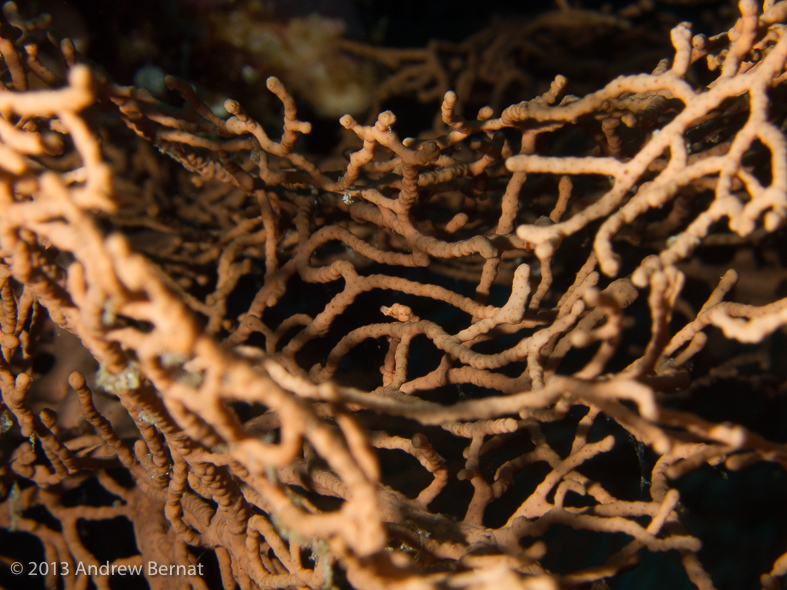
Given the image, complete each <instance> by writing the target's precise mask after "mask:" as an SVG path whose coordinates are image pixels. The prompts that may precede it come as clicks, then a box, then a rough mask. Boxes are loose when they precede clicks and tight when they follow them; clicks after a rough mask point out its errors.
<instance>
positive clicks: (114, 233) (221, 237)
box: [0, 0, 787, 588]
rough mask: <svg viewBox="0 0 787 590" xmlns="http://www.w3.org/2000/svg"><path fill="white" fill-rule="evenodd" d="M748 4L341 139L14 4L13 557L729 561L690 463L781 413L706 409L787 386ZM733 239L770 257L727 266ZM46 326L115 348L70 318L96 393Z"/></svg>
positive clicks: (0, 190) (489, 582)
mask: <svg viewBox="0 0 787 590" xmlns="http://www.w3.org/2000/svg"><path fill="white" fill-rule="evenodd" d="M740 11H741V15H740V17H739V18H738V19H737V21H736V22H735V24H734V26H733V27H732V28H731V29H730V30H729V31H726V32H724V33H721V34H719V35H717V36H714V37H710V38H708V37H705V36H703V35H693V34H692V32H691V29H690V26H689V25H688V24H685V23H684V24H680V25H679V26H677V27H675V28H674V29H673V31H672V43H673V47H674V56H673V57H672V58H671V59H665V60H664V61H662V62H661V63H660V64H659V66H658V67H657V68H656V70H655V71H653V72H651V73H649V74H645V73H643V74H637V75H628V76H622V77H619V78H616V79H615V80H613V81H611V82H609V83H608V84H606V85H605V86H604V87H603V88H600V89H599V90H597V91H596V92H593V93H590V94H587V95H585V96H584V97H577V96H572V95H570V94H567V89H568V88H570V81H568V80H566V79H565V78H563V77H557V78H556V79H555V80H554V81H553V83H552V85H551V87H550V88H549V89H548V90H547V91H545V92H543V93H542V94H540V95H539V96H537V97H535V98H533V99H531V100H528V101H525V102H522V103H519V104H515V105H512V106H510V107H508V108H506V109H504V110H502V111H496V110H495V109H494V108H492V107H488V108H483V109H481V110H480V111H479V112H478V114H477V115H476V116H475V117H472V118H467V117H466V116H463V113H462V112H460V108H459V101H460V98H461V97H460V96H459V95H458V94H457V93H455V92H451V91H449V92H447V93H445V95H444V97H443V101H442V109H441V115H440V122H439V123H438V125H437V126H436V129H434V130H433V133H432V136H431V137H428V138H427V137H422V138H419V139H413V138H407V139H401V138H400V137H399V136H398V135H397V133H396V128H397V123H396V116H395V115H394V114H393V113H391V112H389V111H385V112H382V113H380V114H379V115H378V116H377V118H376V120H375V121H374V122H373V123H372V124H370V125H364V124H362V123H359V122H358V121H356V120H355V119H354V118H353V117H351V116H349V115H348V116H345V117H343V118H342V119H341V124H342V126H343V127H344V128H345V129H346V130H348V133H350V134H351V135H352V136H353V137H354V138H355V140H356V147H355V148H353V149H351V150H349V151H348V152H347V153H346V154H345V156H346V159H345V161H344V163H343V164H341V165H337V164H333V163H332V161H328V162H320V161H318V160H317V159H316V158H311V157H309V156H308V155H306V154H303V153H302V152H300V151H299V150H298V141H299V138H301V137H302V136H303V135H304V134H308V133H310V132H311V126H310V124H309V123H307V122H304V121H302V120H300V119H299V117H298V114H297V110H296V103H295V101H294V100H293V98H292V97H291V95H290V94H289V93H288V91H287V89H286V88H285V86H284V85H283V84H282V83H281V82H280V81H279V80H278V79H276V78H270V79H269V80H268V82H267V87H268V89H269V90H270V91H271V92H272V93H273V94H274V95H275V96H276V97H277V99H278V100H279V101H280V102H281V104H282V106H283V110H284V117H283V133H282V135H281V137H279V138H274V137H272V135H271V134H269V133H268V132H267V131H266V130H265V129H264V128H263V126H262V125H261V124H260V123H259V122H257V121H256V120H255V119H254V118H253V117H251V116H250V115H249V114H248V113H247V112H246V111H245V110H244V108H243V106H242V105H241V104H239V103H238V102H236V101H227V102H226V103H225V105H224V106H225V108H226V110H227V112H228V113H229V116H228V117H225V118H221V117H218V116H217V115H215V114H214V113H213V111H212V110H211V109H210V108H208V106H207V105H206V104H205V103H204V102H202V101H201V100H200V98H199V97H198V95H197V94H196V93H195V92H194V90H193V89H192V88H191V86H189V85H188V84H187V83H186V82H184V81H182V80H179V79H176V78H168V79H167V84H168V86H169V87H170V89H172V90H173V91H174V92H176V93H177V94H178V95H179V96H180V97H181V98H182V102H183V105H182V106H172V105H169V104H165V103H163V102H160V101H159V100H157V99H155V98H153V97H152V96H151V95H150V94H149V93H147V92H144V91H141V90H138V89H136V88H133V87H123V86H119V85H116V84H113V83H112V82H111V81H110V80H108V79H106V78H105V77H103V76H102V75H101V74H99V73H98V72H96V71H94V70H91V69H90V68H89V67H88V66H87V65H85V64H84V63H80V57H79V56H78V54H77V53H76V52H75V51H74V50H73V47H72V45H71V44H70V43H69V42H68V41H67V40H64V41H60V40H58V39H57V38H56V37H54V36H53V35H51V34H50V35H49V36H45V35H44V34H43V33H42V32H43V30H44V28H43V27H44V25H45V23H43V22H38V21H36V22H31V21H25V20H23V19H22V18H21V17H19V16H18V15H17V14H16V13H15V12H14V11H13V9H12V7H9V6H7V7H6V20H7V24H8V27H7V28H6V29H4V31H10V30H11V29H13V34H11V33H9V32H6V33H3V44H2V46H1V47H0V53H2V56H3V60H4V63H5V67H6V70H7V72H6V73H7V76H6V82H7V87H6V88H5V89H4V90H3V91H2V92H0V115H2V116H1V117H0V150H2V152H1V153H0V155H2V159H0V172H1V173H2V174H1V175H0V176H1V177H0V211H1V214H0V255H1V256H2V261H0V263H1V264H0V271H1V272H0V276H2V289H0V297H1V298H2V315H0V322H1V323H0V325H1V327H2V336H0V338H2V340H1V341H0V345H2V357H1V358H0V387H1V388H2V399H3V404H4V414H3V415H4V417H5V420H6V423H7V425H8V431H7V432H6V433H5V434H4V435H3V442H4V447H3V450H4V454H5V455H4V459H5V460H4V465H3V467H2V471H0V475H1V476H2V485H3V493H4V496H3V497H4V500H3V509H2V511H0V523H2V525H3V526H4V527H5V529H7V531H9V533H10V537H9V538H22V537H20V536H24V535H31V536H32V537H33V538H35V539H37V541H36V543H37V545H35V546H34V547H33V554H34V555H35V557H33V558H29V557H24V556H22V555H20V553H16V552H15V550H14V549H13V548H11V547H9V549H8V550H7V552H6V550H4V551H3V552H2V553H3V555H4V559H5V560H6V561H7V562H12V561H18V562H21V563H23V567H24V568H29V564H30V563H34V562H46V563H52V562H55V563H56V565H57V567H53V568H52V569H51V570H48V573H47V574H46V578H47V579H46V583H47V584H48V585H49V587H64V588H72V587H73V588H77V587H85V586H86V585H87V584H88V581H89V580H92V581H93V583H95V585H96V586H97V587H110V586H111V585H112V584H113V583H115V582H116V581H117V580H118V578H119V577H121V575H122V574H118V573H117V572H118V571H119V570H118V568H119V567H120V566H124V567H126V568H142V569H141V570H140V574H139V575H140V576H142V575H144V577H145V579H146V581H147V583H148V585H149V586H150V587H162V588H163V587H170V586H171V585H172V584H173V583H177V584H179V585H190V586H191V587H208V586H210V585H219V584H221V585H223V586H224V587H227V588H231V587H234V586H235V585H238V586H240V587H241V588H284V587H310V588H320V587H331V586H336V587H342V586H352V587H357V588H438V587H457V588H499V587H512V588H558V587H574V586H581V585H584V584H590V583H594V582H596V583H599V584H602V583H604V582H603V581H604V580H607V579H612V578H615V577H616V576H621V575H623V574H624V573H625V572H627V571H628V570H630V569H632V568H635V566H636V565H637V563H638V562H639V561H646V562H650V563H653V562H655V563H657V564H670V565H671V567H670V568H666V567H664V568H663V570H665V571H666V570H669V571H670V573H671V574H678V573H679V574H680V576H681V577H682V579H683V580H687V581H690V582H691V583H693V584H694V585H696V586H698V587H702V588H710V587H714V586H715V585H719V586H724V584H725V580H724V579H723V576H724V574H723V573H721V574H720V573H718V572H716V570H715V568H714V567H706V566H705V565H704V564H705V560H704V555H703V549H702V548H703V543H707V542H708V538H707V536H706V531H705V529H703V528H702V527H697V526H696V525H695V523H694V520H693V517H692V515H691V510H696V508H693V507H692V508H687V504H686V502H687V501H686V499H685V498H684V493H685V494H686V495H688V496H689V497H690V496H691V489H690V486H688V485H683V484H684V482H686V481H687V480H689V479H690V478H691V477H692V476H693V475H697V474H702V473H704V472H705V470H707V469H711V467H709V466H714V467H715V468H716V469H718V470H723V472H724V473H725V474H726V473H729V474H730V475H729V476H728V477H730V478H735V477H737V475H736V472H737V471H741V470H742V471H743V472H744V473H750V470H752V469H754V467H756V466H758V465H772V466H773V471H771V472H768V473H769V474H770V475H768V476H767V477H771V478H772V479H771V480H770V481H771V482H773V481H776V480H777V476H775V475H773V473H779V474H782V475H783V470H784V469H785V467H787V448H786V447H785V444H784V442H783V441H782V440H781V439H780V437H779V433H778V431H777V430H774V429H773V426H772V424H771V423H769V422H767V421H763V422H757V421H753V420H751V419H750V418H749V417H748V416H746V415H744V414H741V415H740V419H737V418H738V416H735V415H731V414H730V413H729V412H725V411H719V410H718V409H714V410H713V411H709V410H708V409H707V407H706V406H707V398H708V396H709V395H717V396H718V397H720V398H724V399H726V398H728V397H729V393H727V391H726V388H729V387H730V384H731V383H732V384H736V385H737V386H738V387H739V388H740V389H741V390H743V391H746V392H747V395H748V396H749V399H747V400H746V404H747V405H748V406H749V407H756V408H759V409H762V408H765V411H768V412H771V413H773V414H774V417H775V419H776V420H777V422H778V420H779V419H780V418H781V417H782V416H783V415H784V388H783V387H782V386H781V383H780V379H782V378H783V375H782V372H781V370H780V368H779V366H778V365H779V363H781V362H782V358H781V353H780V347H781V346H782V343H783V333H782V330H783V325H784V324H785V323H787V311H786V310H787V300H785V299H784V298H779V295H780V293H779V289H778V288H772V289H770V290H765V291H764V292H763V293H762V298H761V299H759V300H757V301H754V300H748V301H747V300H738V301H726V300H725V298H729V296H730V294H733V295H735V294H736V293H739V294H745V293H746V291H745V290H739V291H736V290H735V284H736V282H737V281H738V279H739V275H741V274H744V273H745V274H746V276H745V277H744V278H748V277H749V276H751V277H752V278H753V280H757V279H758V278H759V279H760V280H762V276H763V275H764V274H771V275H773V276H776V277H782V276H783V268H784V266H783V264H782V262H781V256H782V254H783V250H782V249H780V247H779V243H780V240H781V239H782V237H783V230H782V226H783V224H784V221H785V215H787V159H786V158H787V154H785V146H786V145H787V144H785V141H786V140H785V136H784V133H783V131H782V126H783V122H784V113H783V112H782V109H781V107H780V106H779V102H778V99H779V98H780V97H782V96H783V92H784V87H783V82H784V78H785V74H784V71H785V63H786V62H787V35H785V34H784V31H785V28H784V24H783V22H784V21H785V16H786V15H787V2H777V3H774V2H767V3H766V4H765V6H763V7H760V6H758V5H757V4H756V3H754V2H753V1H751V0H744V1H743V2H741V4H740ZM564 16H565V15H564ZM9 27H10V28H9ZM0 32H2V31H0ZM355 50H356V51H357V50H358V48H357V47H356V48H355ZM44 51H46V52H47V54H49V55H58V56H59V57H60V59H61V62H62V66H63V71H66V70H67V71H68V78H67V80H61V79H59V77H58V74H57V73H56V72H54V71H53V69H52V67H50V66H48V65H45V64H44V63H43V62H42V61H41V60H39V59H38V57H37V56H38V55H39V53H40V52H44ZM370 52H371V50H370ZM383 53H384V52H383ZM381 55H382V54H381ZM468 67H470V66H468ZM703 76H704V77H705V78H707V80H706V81H703V82H699V81H698V80H699V79H700V78H701V77H703ZM34 79H35V82H36V85H39V86H48V87H49V89H41V90H28V88H30V87H31V86H32V84H31V80H34ZM430 83H431V82H430ZM501 92H502V91H501ZM121 122H122V123H123V124H125V128H122V127H121ZM126 129H130V130H131V131H132V132H133V134H132V133H129V132H127V131H126ZM151 146H152V147H153V148H155V149H157V150H158V151H159V152H161V154H163V155H166V156H168V158H164V157H163V156H162V155H161V154H156V153H155V151H154V150H153V149H151ZM725 248H726V249H732V250H734V251H735V252H736V253H737V254H736V256H737V258H734V260H747V261H750V262H748V263H745V264H747V265H748V266H758V268H742V269H741V271H742V272H741V273H738V272H737V271H736V270H735V269H729V270H728V269H727V268H725V269H724V270H726V271H727V272H726V273H725V274H724V275H723V277H719V274H720V269H721V268H723V267H724V265H725V261H724V260H723V259H721V258H722V256H723V254H724V252H725V250H723V249H725ZM720 253H721V254H720ZM707 258H712V260H710V261H708V260H706V259H707ZM752 261H754V262H752ZM708 269H711V270H708ZM777 273H778V274H777ZM765 282H766V283H767V282H768V281H767V277H766V279H765ZM53 325H54V326H57V330H65V331H68V332H70V333H72V334H74V335H76V336H77V337H78V338H79V340H80V341H81V343H82V345H83V346H84V349H85V351H86V352H87V353H88V354H89V356H90V357H92V358H93V359H95V361H96V363H97V365H98V367H99V368H98V370H97V371H96V372H95V374H90V373H88V374H84V373H85V372H86V371H87V369H86V364H85V360H84V357H85V352H79V353H78V354H77V355H76V356H78V357H79V359H81V360H79V361H78V362H77V361H74V362H75V366H79V367H81V372H80V371H79V370H75V371H73V372H72V373H71V374H70V376H69V378H68V384H69V387H70V391H72V393H70V394H69V395H70V396H71V397H76V398H77V399H78V401H79V405H80V408H81V414H82V416H83V418H84V420H83V421H81V422H76V423H75V421H73V420H69V421H65V420H63V419H62V418H60V417H59V416H58V413H57V412H56V410H57V409H58V408H51V407H49V408H41V407H39V406H40V401H41V400H40V395H43V394H36V393H35V391H34V387H35V383H36V381H37V380H38V376H39V372H40V371H39V369H40V367H37V365H36V359H37V354H38V351H39V350H41V347H42V344H43V343H44V341H45V335H46V333H47V332H48V331H50V332H51V331H52V330H54V329H55V328H53ZM55 333H56V332H55ZM743 345H747V346H750V347H749V348H744V347H743ZM60 354H61V355H62V356H65V354H64V353H62V352H61V353H60ZM709 364H710V365H711V366H710V367H708V365H709ZM87 367H89V364H88V365H87ZM100 392H103V393H100ZM104 394H108V395H110V396H112V399H113V402H112V403H110V404H109V406H108V409H107V410H103V409H102V410H101V411H99V410H98V409H97V407H96V402H95V400H96V399H98V398H99V397H100V396H101V395H104ZM36 398H39V399H36ZM52 399H57V398H55V397H53V398H52ZM50 405H54V404H50ZM121 408H122V410H123V411H122V412H118V410H120V409H121ZM110 411H111V412H113V413H115V414H118V413H122V414H123V415H126V414H127V418H126V422H125V423H124V422H122V421H121V420H119V419H112V420H110V419H108V418H107V417H105V416H104V415H103V414H104V413H105V412H106V413H109V412H110ZM80 494H82V496H81V497H80ZM88 494H90V497H88ZM740 501H741V502H744V503H745V502H752V501H753V500H752V498H744V499H742V500H740ZM692 506H693V505H692ZM772 514H773V517H774V518H777V517H778V518H781V517H782V516H783V510H782V509H781V508H780V507H779V506H774V507H773V513H772ZM96 523H103V524H104V525H106V526H107V527H108V528H109V527H114V528H113V530H115V531H119V532H116V533H115V534H117V535H118V537H122V536H125V540H126V543H125V545H122V546H121V545H118V546H116V547H111V548H107V547H103V548H102V547H100V546H99V545H98V544H97V543H96V541H95V538H96V533H95V525H96ZM569 529H570V530H571V531H572V532H569V533H566V531H567V530H569ZM91 532H92V534H91ZM99 537H100V534H99ZM24 538H26V539H29V538H31V537H27V536H25V537H24ZM781 541H783V539H781ZM588 543H592V545H593V547H594V548H597V551H598V553H594V554H592V555H591V554H590V553H589V552H588ZM782 551H783V550H780V549H779V542H776V541H774V542H773V543H772V544H771V545H770V546H769V547H768V549H767V551H765V552H764V554H765V556H764V557H765V559H766V565H765V566H764V567H761V568H760V569H759V570H758V571H757V575H759V574H762V578H761V582H762V584H763V586H764V587H766V588H776V587H778V585H779V584H780V583H781V582H780V578H782V577H784V575H785V573H787V570H785V559H787V558H785V557H784V555H781V552H782ZM673 557H674V560H673ZM151 564H152V567H153V568H154V569H151ZM102 565H104V566H106V567H108V568H109V571H107V570H101V569H100V567H101V566H102ZM111 566H115V570H114V571H115V572H116V573H115V575H114V576H112V575H111V571H112V570H111ZM91 568H93V569H91ZM161 568H163V570H162V569H161ZM65 570H68V571H67V572H66V571H65ZM642 570H645V571H647V564H646V565H643V566H642V567H641V568H640V570H635V571H642ZM123 571H129V570H123ZM132 571H133V570H132ZM162 572H165V573H167V574H169V573H171V574H172V575H173V576H177V582H174V581H173V577H171V576H169V575H162ZM29 575H30V571H29V570H26V573H23V574H22V576H21V577H17V578H16V580H17V581H18V580H21V579H27V578H25V576H29ZM211 575H213V576H214V578H211ZM648 575H652V574H648ZM719 576H722V578H721V579H720V578H719ZM113 580H114V582H113Z"/></svg>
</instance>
